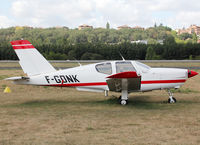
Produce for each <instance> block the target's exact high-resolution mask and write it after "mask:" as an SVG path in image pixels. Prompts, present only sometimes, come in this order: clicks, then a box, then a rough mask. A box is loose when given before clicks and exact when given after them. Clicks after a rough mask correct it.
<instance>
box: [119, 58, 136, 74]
mask: <svg viewBox="0 0 200 145" xmlns="http://www.w3.org/2000/svg"><path fill="white" fill-rule="evenodd" d="M126 71H136V70H135V68H134V67H133V65H132V64H131V62H127V61H122V62H116V72H117V73H120V72H126Z"/></svg>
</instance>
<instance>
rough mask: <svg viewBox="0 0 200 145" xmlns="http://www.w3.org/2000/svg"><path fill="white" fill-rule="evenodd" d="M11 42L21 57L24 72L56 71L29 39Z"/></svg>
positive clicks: (31, 73)
mask: <svg viewBox="0 0 200 145" xmlns="http://www.w3.org/2000/svg"><path fill="white" fill-rule="evenodd" d="M10 43H11V44H12V46H13V49H14V50H15V52H16V54H17V56H18V58H19V63H20V65H21V67H22V69H23V71H24V73H26V74H27V75H28V76H32V75H39V74H42V73H49V72H54V71H56V70H55V68H54V67H53V66H52V65H51V64H50V63H49V62H48V61H47V60H46V59H45V58H44V57H43V56H42V55H41V54H40V53H39V51H38V50H37V49H36V48H35V47H34V46H33V45H32V44H31V43H30V42H29V41H28V40H16V41H11V42H10Z"/></svg>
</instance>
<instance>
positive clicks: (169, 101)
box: [168, 97, 176, 104]
mask: <svg viewBox="0 0 200 145" xmlns="http://www.w3.org/2000/svg"><path fill="white" fill-rule="evenodd" d="M172 99H173V100H174V103H176V98H174V97H172ZM168 103H170V104H171V103H172V102H171V100H170V98H169V99H168Z"/></svg>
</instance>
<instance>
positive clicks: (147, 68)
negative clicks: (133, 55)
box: [136, 61, 151, 72]
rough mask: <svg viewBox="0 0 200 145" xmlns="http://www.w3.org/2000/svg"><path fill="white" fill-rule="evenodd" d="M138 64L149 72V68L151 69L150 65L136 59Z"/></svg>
mask: <svg viewBox="0 0 200 145" xmlns="http://www.w3.org/2000/svg"><path fill="white" fill-rule="evenodd" d="M136 64H137V65H138V66H139V67H140V68H141V70H142V71H145V72H147V71H148V70H150V69H151V67H150V66H148V65H146V64H144V63H141V62H138V61H136Z"/></svg>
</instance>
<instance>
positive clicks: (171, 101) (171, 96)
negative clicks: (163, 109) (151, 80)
mask: <svg viewBox="0 0 200 145" xmlns="http://www.w3.org/2000/svg"><path fill="white" fill-rule="evenodd" d="M168 94H169V99H168V103H170V104H172V103H176V98H174V97H173V93H172V92H171V91H170V89H168Z"/></svg>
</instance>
